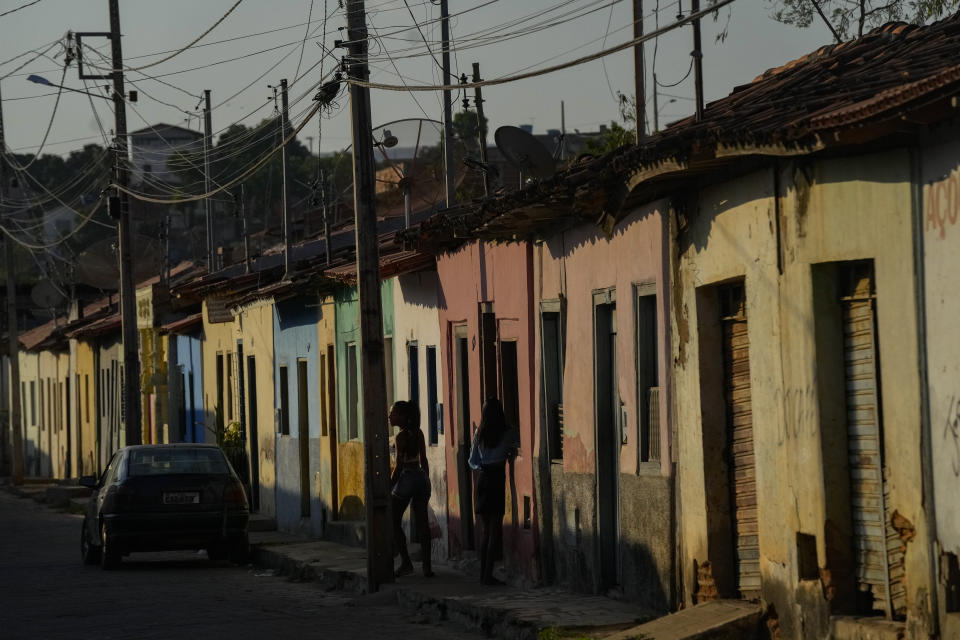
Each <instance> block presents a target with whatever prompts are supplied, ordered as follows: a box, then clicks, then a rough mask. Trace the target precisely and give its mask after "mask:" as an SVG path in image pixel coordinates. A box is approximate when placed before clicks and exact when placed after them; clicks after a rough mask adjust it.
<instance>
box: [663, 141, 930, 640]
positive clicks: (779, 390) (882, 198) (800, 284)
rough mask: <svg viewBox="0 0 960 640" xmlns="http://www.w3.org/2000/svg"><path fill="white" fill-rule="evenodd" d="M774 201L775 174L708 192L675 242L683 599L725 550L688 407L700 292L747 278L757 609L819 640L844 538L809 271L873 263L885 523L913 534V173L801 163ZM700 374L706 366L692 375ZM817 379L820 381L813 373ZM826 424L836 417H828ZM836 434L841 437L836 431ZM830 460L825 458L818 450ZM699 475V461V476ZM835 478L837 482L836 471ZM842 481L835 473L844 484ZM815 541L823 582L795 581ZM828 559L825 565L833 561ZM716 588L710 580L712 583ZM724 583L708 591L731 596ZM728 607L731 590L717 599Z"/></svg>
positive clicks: (869, 165)
mask: <svg viewBox="0 0 960 640" xmlns="http://www.w3.org/2000/svg"><path fill="white" fill-rule="evenodd" d="M778 181H779V184H780V202H779V207H778V206H777V205H778V203H777V202H776V201H775V198H774V193H775V183H776V182H777V181H775V179H774V173H773V171H772V170H767V171H759V172H757V173H754V174H751V175H748V176H745V177H742V178H738V179H735V180H731V181H729V182H727V183H724V184H721V185H716V186H713V187H709V188H705V189H703V190H702V191H701V192H700V193H699V198H698V199H697V200H696V201H694V202H693V206H692V208H691V210H690V211H689V216H688V220H689V227H688V228H687V229H686V230H685V231H683V232H682V233H681V235H680V239H679V251H680V254H679V255H680V258H679V266H678V273H677V289H676V291H675V293H676V295H677V296H678V298H677V299H676V303H677V304H676V307H675V310H676V315H675V316H674V318H673V332H674V340H675V348H674V353H673V355H674V359H675V362H676V365H677V366H676V370H675V380H676V388H675V391H676V396H675V397H676V399H677V402H676V409H677V417H678V426H679V447H680V448H679V451H680V471H679V474H680V478H681V487H680V495H681V498H680V504H681V505H682V509H683V514H682V520H681V522H682V539H683V559H682V566H683V570H684V576H683V579H684V588H685V592H686V597H687V598H688V599H690V598H692V596H693V593H694V592H695V590H696V588H697V580H696V576H695V575H694V574H693V568H694V566H696V565H695V563H697V564H700V565H702V564H703V563H704V562H705V561H707V560H711V561H713V560H718V561H722V558H723V556H724V555H726V556H727V557H729V554H730V549H729V548H723V545H719V547H720V548H718V542H717V540H720V539H721V538H720V537H717V538H715V539H714V540H713V541H711V539H710V537H709V534H708V531H709V529H710V526H711V525H710V524H709V523H710V522H711V521H712V520H711V518H714V519H715V518H716V515H714V516H708V514H709V512H710V511H711V509H715V505H711V504H710V503H709V502H708V501H707V498H706V496H707V495H708V492H706V491H705V489H706V488H708V487H707V483H708V482H709V481H708V479H707V478H706V477H705V475H704V469H705V459H706V456H708V455H713V454H714V453H713V451H709V452H708V451H705V448H706V445H705V444H704V442H705V438H706V434H705V433H704V431H703V429H702V428H701V425H703V424H704V423H705V422H706V421H707V415H706V414H705V413H704V412H705V408H704V407H702V406H701V398H702V397H703V396H702V392H703V391H704V389H701V386H700V385H701V370H702V369H703V366H702V365H704V366H705V365H706V363H701V362H700V356H701V353H700V350H699V349H698V344H700V340H701V336H700V329H701V327H700V326H699V319H698V307H697V305H698V304H703V303H704V302H705V300H706V298H705V297H701V296H698V287H704V286H705V285H713V284H718V283H723V282H726V281H729V280H730V279H733V278H744V284H745V289H746V315H747V322H748V327H749V328H748V332H749V334H748V335H749V353H750V384H751V397H752V415H753V439H754V450H755V468H756V485H757V505H758V517H759V544H760V569H761V574H762V581H763V587H762V595H763V598H764V599H765V600H766V601H767V602H769V603H771V604H773V605H774V606H775V608H776V612H777V615H778V617H779V623H780V628H781V633H783V634H784V637H794V638H816V637H826V634H827V633H828V632H827V629H828V620H827V616H828V615H829V614H830V605H829V603H828V602H827V601H826V600H825V597H824V593H831V591H832V589H833V587H834V585H832V584H831V577H830V576H831V571H836V572H837V574H838V578H839V577H840V573H841V571H840V567H837V566H832V565H831V564H830V563H829V562H828V558H830V557H831V554H832V553H833V551H831V550H830V549H829V548H828V544H829V540H830V539H831V538H833V537H834V536H835V535H836V534H837V530H838V528H839V529H843V528H844V527H847V528H849V526H850V525H849V523H838V522H834V521H832V519H831V518H830V517H828V509H829V508H831V507H830V505H831V501H833V502H835V501H836V500H837V498H836V495H837V494H836V492H837V487H836V483H837V481H839V480H841V479H842V478H839V477H837V474H838V468H837V467H836V466H834V465H829V464H825V463H824V455H825V449H824V446H825V443H826V442H827V440H826V439H827V438H833V439H836V433H835V431H836V429H837V428H838V426H837V425H836V423H835V415H832V414H829V413H824V412H831V411H832V408H831V406H830V405H829V404H827V403H824V402H822V400H823V399H824V398H823V397H821V396H822V394H823V393H824V391H823V388H822V385H819V383H818V355H822V349H821V350H820V351H821V353H819V354H818V345H817V336H816V331H815V326H816V325H817V322H818V321H819V320H820V319H818V318H817V317H816V315H815V309H816V308H817V304H815V301H816V300H821V299H822V295H821V294H820V293H818V292H817V291H814V287H813V283H814V269H813V267H814V266H815V265H818V264H820V263H831V262H839V261H850V260H858V259H868V258H869V259H873V260H874V265H875V277H876V290H877V330H878V333H877V343H878V346H879V357H878V362H879V367H880V368H879V377H880V379H882V381H883V393H882V416H883V428H884V445H885V451H886V459H885V462H886V465H887V469H888V484H889V487H890V493H891V495H890V502H891V505H890V511H891V512H893V511H896V512H897V513H898V514H900V516H901V517H902V518H904V519H906V521H907V522H908V523H910V524H911V526H912V531H913V532H915V534H916V536H917V539H918V540H922V539H923V536H924V535H925V531H924V522H923V511H922V502H923V496H922V494H921V486H922V484H921V473H920V472H921V466H920V455H919V448H918V447H917V443H918V442H919V441H920V419H919V418H920V407H919V394H918V393H917V390H918V386H919V379H918V376H917V366H916V364H917V356H918V354H917V340H916V339H915V336H916V323H915V315H914V314H915V311H914V305H913V301H914V298H913V295H914V294H913V273H912V270H911V268H910V265H911V264H912V244H911V228H910V225H911V203H910V171H909V162H908V158H907V155H906V153H897V152H892V153H889V154H882V155H877V156H866V157H858V158H856V159H837V160H829V161H822V162H817V163H812V164H810V165H809V166H798V165H795V164H792V163H785V164H784V165H783V168H782V171H781V172H780V175H779V180H778ZM704 370H706V369H704ZM819 373H820V375H824V373H823V372H819ZM833 414H835V412H833ZM839 428H841V429H845V425H843V424H840V425H839ZM839 442H841V443H842V444H841V445H840V446H845V436H841V437H840V440H839ZM826 453H827V455H829V451H827V452H826ZM707 466H710V465H707ZM843 473H845V472H843ZM841 475H842V473H841ZM799 533H803V534H807V535H811V536H814V537H815V539H816V548H817V562H818V566H819V567H820V569H821V576H822V578H821V579H822V581H823V584H822V585H820V586H818V587H816V588H808V587H810V585H809V584H807V583H808V582H809V581H808V580H801V578H800V576H799V573H798V547H797V534H799ZM833 557H835V556H833ZM927 562H928V557H927V555H926V551H925V549H924V548H923V545H920V544H910V545H908V546H907V552H906V584H907V590H908V598H907V600H908V607H909V611H908V636H909V637H920V635H919V634H922V633H923V625H924V623H925V620H926V614H925V613H924V609H925V607H926V606H927V603H928V594H929V590H930V588H931V585H930V584H929V576H928V570H927ZM718 582H721V581H720V580H719V579H718ZM718 586H720V587H721V592H722V591H723V590H724V588H726V589H727V590H729V588H730V585H729V584H728V585H727V586H726V587H724V585H723V584H720V585H718ZM728 595H729V594H728Z"/></svg>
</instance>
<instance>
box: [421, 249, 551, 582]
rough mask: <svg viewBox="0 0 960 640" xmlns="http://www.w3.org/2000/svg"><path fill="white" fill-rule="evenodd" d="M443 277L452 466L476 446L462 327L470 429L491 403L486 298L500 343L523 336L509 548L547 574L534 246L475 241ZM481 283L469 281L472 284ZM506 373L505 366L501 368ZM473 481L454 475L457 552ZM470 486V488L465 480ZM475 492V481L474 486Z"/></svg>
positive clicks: (526, 565) (453, 542)
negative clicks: (459, 347) (540, 531)
mask: <svg viewBox="0 0 960 640" xmlns="http://www.w3.org/2000/svg"><path fill="white" fill-rule="evenodd" d="M437 273H438V276H439V280H440V297H439V300H438V302H439V307H440V328H441V331H442V345H443V357H442V360H443V381H444V388H445V389H446V390H447V392H446V393H445V405H446V406H445V407H444V424H445V425H447V429H446V431H447V438H446V452H447V469H459V468H461V465H462V464H463V462H464V460H463V456H464V452H465V451H467V452H468V451H469V447H470V442H469V438H468V437H467V434H463V433H457V428H456V426H455V425H457V415H456V410H455V407H456V402H457V398H456V391H455V389H454V385H453V381H454V379H455V378H454V375H455V371H454V363H455V358H454V353H453V348H454V331H455V328H456V327H457V326H465V327H466V331H467V344H468V345H469V349H470V351H469V354H468V359H469V372H470V376H469V378H470V379H469V394H470V422H471V425H470V427H469V430H470V433H471V434H472V433H473V431H474V430H475V426H476V424H477V423H478V422H479V419H480V411H481V407H482V404H483V396H482V395H481V367H480V348H481V345H480V339H481V337H480V332H479V321H480V317H479V310H480V307H479V305H480V303H492V304H493V308H494V315H495V316H496V320H497V349H498V359H499V349H500V342H501V341H504V340H515V341H516V342H517V369H518V376H517V377H518V380H519V385H518V396H519V416H520V424H519V425H518V427H519V431H520V452H519V455H518V456H517V458H516V460H515V463H514V466H513V471H512V474H511V472H509V471H508V476H511V477H508V480H507V487H508V489H507V507H506V508H507V513H506V517H505V519H504V550H505V553H506V554H507V563H506V564H507V566H508V568H509V569H510V570H512V571H515V572H517V573H518V574H521V575H522V576H523V577H525V578H526V579H528V580H536V579H538V578H539V573H540V566H539V558H538V557H537V544H536V538H535V533H534V532H535V531H536V528H537V522H538V518H539V506H538V505H537V503H536V501H535V493H534V487H533V458H534V454H535V450H534V430H535V421H534V394H535V391H536V386H535V384H536V377H535V375H534V339H535V336H534V327H533V324H534V320H533V318H534V315H533V265H532V250H531V247H530V245H528V244H525V243H524V244H510V245H487V244H484V243H478V242H473V243H470V244H467V245H465V246H464V247H462V248H461V249H460V250H458V251H456V252H452V253H450V254H448V255H443V256H440V257H438V258H437ZM471 282H472V283H473V284H474V286H464V283H471ZM498 378H499V373H498ZM468 482H470V483H472V478H471V476H469V475H466V474H464V475H462V477H461V475H460V474H457V475H454V474H452V473H451V474H448V477H447V500H448V505H449V519H448V523H449V535H450V545H449V547H450V553H451V554H453V555H457V554H459V553H460V551H461V550H463V549H465V548H467V546H468V541H467V540H465V539H464V530H463V527H462V522H463V520H462V519H464V518H466V519H467V520H466V521H467V522H469V521H470V516H469V515H467V514H465V513H463V511H464V510H463V509H462V508H461V502H460V499H461V489H460V487H461V485H462V484H466V483H468ZM464 490H465V492H466V490H467V487H464ZM469 490H470V491H472V488H471V489H469ZM524 497H527V498H529V500H530V528H525V527H524V523H523V522H522V520H523V506H522V505H523V499H524Z"/></svg>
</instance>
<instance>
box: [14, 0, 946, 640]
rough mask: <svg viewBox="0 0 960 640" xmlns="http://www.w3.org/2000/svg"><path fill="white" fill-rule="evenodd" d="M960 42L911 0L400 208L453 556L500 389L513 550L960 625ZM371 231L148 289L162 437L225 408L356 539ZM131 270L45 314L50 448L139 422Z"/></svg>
mask: <svg viewBox="0 0 960 640" xmlns="http://www.w3.org/2000/svg"><path fill="white" fill-rule="evenodd" d="M958 54H960V18H957V17H953V18H950V19H947V20H944V21H942V22H939V23H936V24H934V25H931V26H929V27H916V26H910V25H904V24H891V25H887V26H886V27H883V28H880V29H877V30H875V31H874V32H872V33H870V34H868V35H866V36H864V37H862V38H859V39H857V40H854V41H851V42H848V43H844V44H840V45H835V46H829V47H824V48H821V49H820V50H818V51H816V52H813V53H811V54H810V55H809V56H807V57H805V58H803V59H800V60H797V61H794V62H792V63H790V64H788V65H786V66H784V67H781V68H777V69H772V70H770V71H768V72H767V73H765V74H763V75H762V76H760V77H758V78H757V79H755V80H754V81H753V82H752V83H750V84H747V85H744V86H742V87H738V88H737V89H736V90H735V91H734V92H733V93H732V94H731V95H730V96H728V97H726V98H723V99H721V100H718V101H716V102H713V103H711V104H709V105H707V106H706V108H705V110H704V112H703V115H702V117H701V118H694V117H691V118H688V119H686V120H683V121H680V122H677V123H675V124H673V125H672V126H670V127H669V128H667V129H666V130H664V131H662V132H659V133H657V134H654V135H653V136H651V137H649V138H647V139H646V140H644V141H643V142H642V143H641V144H639V145H636V146H632V147H626V148H623V149H620V150H618V151H616V152H613V153H611V154H608V155H606V156H603V157H582V158H580V159H578V161H577V162H575V163H573V164H572V165H571V166H570V167H569V168H567V169H565V170H563V171H561V172H559V173H558V174H557V175H556V176H555V177H553V178H551V179H549V180H544V181H541V182H538V183H530V184H528V185H527V186H526V187H525V188H524V189H522V190H520V191H517V192H511V193H501V194H498V195H494V196H492V197H490V198H486V199H483V200H478V201H475V202H471V203H466V204H462V205H459V206H457V207H454V208H452V209H448V210H445V211H442V212H439V213H437V214H434V215H430V216H429V217H425V218H424V219H422V220H419V221H418V222H417V223H416V224H415V225H414V226H413V227H412V228H410V229H408V230H397V229H395V228H389V227H390V224H391V221H384V223H383V224H382V225H381V226H382V229H383V231H384V234H383V236H382V237H381V264H380V273H381V278H382V288H381V296H382V303H383V310H384V311H383V335H384V340H385V347H386V349H385V356H386V358H385V359H386V363H385V368H386V373H387V376H386V379H387V394H388V398H387V400H388V403H389V402H391V401H392V400H394V399H407V398H409V399H412V400H414V401H415V402H417V403H418V404H419V406H420V407H421V409H422V429H423V431H424V436H425V438H426V442H427V444H428V456H429V458H430V469H431V481H432V483H433V496H432V498H431V508H432V509H433V510H434V512H435V514H436V516H437V519H438V522H439V523H440V529H441V531H442V537H441V538H439V539H436V540H434V542H433V549H432V552H433V553H434V554H435V556H436V557H437V558H438V559H441V558H456V557H462V556H464V555H465V554H469V553H470V552H471V551H472V550H473V549H474V547H475V544H476V523H475V522H474V518H473V509H472V491H473V486H472V475H471V472H470V471H469V469H468V467H467V466H466V464H465V460H466V458H467V454H468V452H469V446H470V442H471V439H472V434H473V432H474V430H475V429H476V426H477V421H478V418H479V415H480V408H481V406H482V401H483V399H484V398H486V397H489V396H491V395H495V396H497V397H499V398H500V399H501V400H502V402H503V404H504V407H505V410H506V413H507V416H508V418H509V419H510V420H511V422H513V423H514V424H515V425H517V427H518V429H519V431H520V448H519V454H518V456H517V458H516V461H515V463H514V464H513V466H512V468H511V470H510V475H509V480H508V489H507V491H508V496H507V516H506V519H505V522H504V534H505V545H504V547H505V565H506V567H507V569H508V571H509V572H510V573H511V575H512V576H513V579H514V580H515V581H516V582H520V583H528V584H559V585H563V586H565V587H567V588H571V589H574V590H578V591H583V592H598V593H609V594H611V595H616V596H617V597H622V598H625V599H628V600H633V601H636V602H638V603H641V604H642V605H643V606H645V607H647V608H652V609H656V610H660V611H664V612H666V611H669V610H674V609H676V608H679V607H686V606H692V605H694V604H697V603H701V602H706V601H709V600H712V599H716V598H718V597H722V598H742V599H748V600H756V601H758V602H760V603H761V604H762V605H763V606H764V608H765V611H766V617H767V620H768V625H769V628H770V629H771V630H774V632H775V633H778V634H780V637H784V638H797V639H799V638H828V637H847V636H845V635H843V634H844V633H846V634H851V633H861V634H865V633H869V632H870V630H871V629H873V630H874V631H876V629H877V628H879V627H878V626H877V625H880V626H883V625H887V626H888V627H889V626H891V625H892V628H893V629H894V630H900V631H901V632H902V633H903V634H904V635H903V637H907V638H921V637H922V638H927V637H936V636H937V635H938V634H939V635H941V636H942V637H956V635H957V634H960V570H958V564H957V558H958V554H960V503H958V502H957V501H956V500H955V497H954V496H955V492H956V491H957V489H958V488H960V479H958V478H960V427H958V425H960V408H958V407H960V403H958V400H957V393H958V391H957V389H960V352H958V350H960V347H958V345H960V340H958V337H960V331H958V329H957V326H956V322H955V319H956V317H957V316H958V315H960V302H958V301H957V296H956V295H955V293H956V291H957V288H956V285H957V276H956V274H957V273H958V272H960V271H958V267H960V263H958V260H960V252H958V251H957V247H958V245H957V243H958V242H960V236H958V232H957V229H956V222H957V218H958V215H960V200H958V193H960V192H958V184H960V182H958V180H960V127H958V121H957V116H956V109H957V105H958V98H960V65H957V64H956V60H957V59H958V57H957V56H958ZM352 233H353V231H352V230H350V229H346V230H343V231H341V232H340V234H339V236H336V237H334V238H333V240H332V241H331V243H330V249H329V251H328V250H327V249H326V246H324V244H323V243H322V242H321V241H319V240H318V241H316V242H313V243H304V244H303V245H300V246H299V247H297V248H296V251H297V252H298V253H295V255H294V258H295V260H294V264H295V265H296V269H295V271H294V272H293V273H290V274H283V273H282V266H281V261H280V260H279V256H276V255H274V256H267V257H265V258H263V259H262V260H261V261H260V262H259V263H255V264H253V265H249V267H250V268H244V265H237V266H234V267H231V268H228V269H225V270H223V271H219V272H215V273H206V272H205V270H203V269H201V268H195V267H193V266H191V265H182V266H181V267H180V268H179V270H175V272H174V274H173V275H172V277H171V279H170V280H169V281H165V282H162V283H161V282H159V281H156V282H153V281H151V282H148V283H145V284H143V285H142V286H141V287H140V288H139V289H138V292H137V308H138V314H139V323H140V324H139V326H140V362H141V370H140V371H139V375H140V380H141V385H142V389H143V407H142V409H143V410H142V415H143V424H142V425H141V430H142V435H143V440H144V441H145V442H165V441H175V440H185V441H211V440H216V439H217V438H218V437H219V438H220V440H223V439H224V437H226V436H227V435H229V434H226V432H227V431H231V429H232V430H233V431H234V432H235V433H238V434H240V437H241V442H242V447H243V449H244V451H245V453H246V457H247V460H248V463H247V464H248V468H247V469H246V471H245V473H246V474H247V477H248V481H249V486H250V491H251V501H252V504H253V507H254V508H255V509H256V510H258V511H259V512H260V513H262V514H266V515H268V516H270V517H274V518H275V519H276V524H277V527H278V528H280V529H282V530H285V531H291V532H299V533H302V534H306V535H310V536H317V537H319V536H324V537H328V538H333V539H346V538H349V537H351V536H356V535H357V531H358V528H359V527H360V526H361V525H360V521H361V520H362V519H363V515H364V489H363V455H364V453H363V446H362V438H363V432H364V431H363V425H362V424H361V420H362V411H361V410H360V409H359V402H360V398H361V397H362V394H363V390H362V389H361V388H360V376H359V374H358V349H359V346H358V343H359V341H358V315H359V309H358V303H357V295H356V288H355V286H354V281H355V271H356V265H355V262H354V257H353V252H352V248H351V246H350V244H351V243H350V236H351V234H352ZM338 238H339V240H338ZM271 260H272V262H271ZM115 302H116V301H115V300H105V301H103V302H102V303H99V305H91V306H90V308H88V309H86V310H85V311H84V313H83V314H82V316H81V315H80V314H78V313H75V314H74V317H72V318H70V319H68V320H65V321H61V322H59V323H51V324H50V325H46V326H45V327H40V328H38V329H35V330H33V331H32V332H30V333H27V334H24V335H22V336H21V344H22V346H23V347H24V351H23V352H22V354H21V356H20V368H21V380H22V382H21V389H20V390H19V393H14V398H15V399H19V400H20V401H21V402H22V407H23V428H24V429H25V434H26V438H25V441H26V445H25V446H26V449H27V452H26V453H27V460H28V461H29V464H30V465H32V466H31V467H30V469H31V470H32V472H33V473H37V474H40V475H51V476H54V477H64V476H70V475H72V476H76V475H80V474H87V473H96V472H97V471H99V470H100V469H102V467H103V465H104V463H105V460H106V457H107V456H108V455H109V453H110V452H111V451H112V450H113V449H115V448H116V447H118V446H122V445H123V444H124V424H123V407H122V406H120V398H121V394H120V393H119V387H120V385H122V383H123V379H124V375H125V373H124V371H123V368H122V365H121V364H120V360H121V359H120V344H119V339H120V332H119V317H118V315H117V311H116V304H115ZM14 391H15V392H16V390H14ZM231 425H232V427H231ZM844 629H846V631H843V630H844ZM851 629H853V630H854V631H851ZM849 637H867V636H865V635H863V636H856V635H849Z"/></svg>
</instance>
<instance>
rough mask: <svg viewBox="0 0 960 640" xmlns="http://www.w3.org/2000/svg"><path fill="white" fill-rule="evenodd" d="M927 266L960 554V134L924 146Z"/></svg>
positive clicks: (930, 327)
mask: <svg viewBox="0 0 960 640" xmlns="http://www.w3.org/2000/svg"><path fill="white" fill-rule="evenodd" d="M922 166H923V172H922V178H921V180H922V184H923V238H922V241H923V252H924V253H923V266H924V277H925V285H926V286H925V290H924V292H923V293H924V299H925V301H926V309H925V313H926V335H925V337H926V351H927V354H926V355H927V376H928V393H929V402H930V427H931V437H932V444H933V475H934V478H933V480H934V495H935V500H936V512H937V537H938V538H939V540H940V544H941V545H943V548H944V551H949V552H951V553H954V554H956V555H960V501H958V500H957V493H958V492H960V339H958V338H960V332H958V330H957V318H958V317H960V298H958V296H957V295H956V291H957V259H958V256H960V227H958V226H957V220H958V218H960V137H958V135H957V132H956V131H953V132H951V135H947V136H945V139H944V140H943V141H942V142H940V143H939V144H934V145H931V146H928V147H927V148H925V149H924V153H923V158H922Z"/></svg>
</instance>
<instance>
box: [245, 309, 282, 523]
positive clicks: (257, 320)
mask: <svg viewBox="0 0 960 640" xmlns="http://www.w3.org/2000/svg"><path fill="white" fill-rule="evenodd" d="M234 331H235V334H236V336H237V337H238V339H239V340H240V341H241V342H242V343H243V359H244V363H243V375H244V390H245V398H244V401H245V404H246V406H245V408H244V410H245V412H246V415H247V433H248V434H251V433H252V432H251V423H250V421H251V419H252V415H253V414H252V413H251V409H252V404H251V402H250V399H251V395H255V396H256V432H257V434H256V445H257V451H256V461H257V468H258V473H257V475H258V476H259V481H260V493H259V502H260V504H259V513H261V514H264V515H266V516H272V517H276V514H277V510H276V484H277V483H276V443H277V434H276V424H275V419H274V415H275V410H274V405H275V401H274V386H275V385H274V342H273V331H274V327H273V303H272V302H263V301H261V302H257V303H255V304H251V305H249V306H246V307H244V308H243V309H242V310H241V311H240V312H239V313H238V314H237V315H236V316H235V318H234ZM250 358H253V362H254V368H255V370H256V386H255V388H252V383H251V381H250V378H249V362H250ZM247 455H248V456H250V458H249V459H250V461H251V463H252V462H253V456H252V452H251V451H250V449H249V443H248V449H247ZM251 469H252V466H251Z"/></svg>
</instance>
